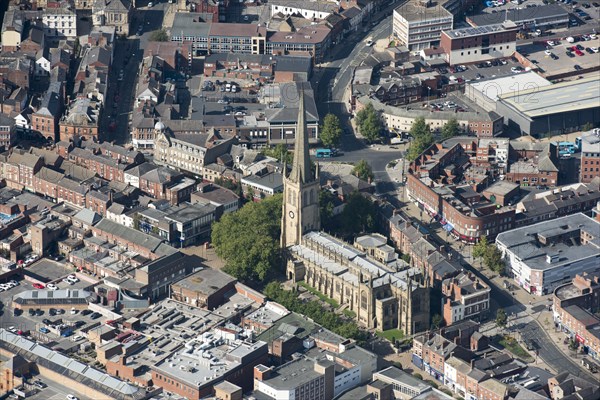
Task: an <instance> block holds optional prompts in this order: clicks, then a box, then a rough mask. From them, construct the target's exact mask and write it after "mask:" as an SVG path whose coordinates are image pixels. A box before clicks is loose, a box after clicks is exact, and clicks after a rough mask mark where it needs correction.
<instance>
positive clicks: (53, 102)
mask: <svg viewBox="0 0 600 400" xmlns="http://www.w3.org/2000/svg"><path fill="white" fill-rule="evenodd" d="M61 113H62V83H61V82H52V83H51V84H50V86H49V87H48V90H47V91H46V93H45V94H44V97H43V98H42V102H41V104H40V106H39V108H38V109H37V110H36V111H35V112H34V113H33V114H32V115H31V129H32V130H34V131H37V132H39V133H40V134H41V135H42V136H43V137H45V138H46V139H48V140H49V141H52V142H54V141H55V140H56V137H57V133H58V121H59V119H60V115H61Z"/></svg>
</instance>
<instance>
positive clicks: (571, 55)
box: [566, 51, 575, 58]
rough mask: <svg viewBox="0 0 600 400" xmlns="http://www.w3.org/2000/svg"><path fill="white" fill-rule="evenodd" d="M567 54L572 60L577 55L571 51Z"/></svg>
mask: <svg viewBox="0 0 600 400" xmlns="http://www.w3.org/2000/svg"><path fill="white" fill-rule="evenodd" d="M566 54H567V56H568V57H571V58H573V57H575V55H574V54H573V53H571V52H570V51H567V52H566Z"/></svg>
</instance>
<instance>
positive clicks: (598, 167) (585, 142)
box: [579, 128, 600, 183]
mask: <svg viewBox="0 0 600 400" xmlns="http://www.w3.org/2000/svg"><path fill="white" fill-rule="evenodd" d="M599 175H600V128H595V129H592V130H591V131H589V132H586V133H584V134H582V135H581V166H580V170H579V182H584V183H587V182H591V181H592V179H594V178H595V177H597V176H599Z"/></svg>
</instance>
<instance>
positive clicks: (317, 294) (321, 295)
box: [299, 282, 340, 308]
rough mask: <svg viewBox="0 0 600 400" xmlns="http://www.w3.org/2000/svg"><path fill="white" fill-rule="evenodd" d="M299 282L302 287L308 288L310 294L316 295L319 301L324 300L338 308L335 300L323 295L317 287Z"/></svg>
mask: <svg viewBox="0 0 600 400" xmlns="http://www.w3.org/2000/svg"><path fill="white" fill-rule="evenodd" d="M299 284H300V286H302V287H303V288H304V289H306V290H308V291H309V292H311V293H312V294H314V295H315V296H317V297H318V298H319V299H320V300H321V301H324V302H325V303H327V304H330V305H331V306H332V307H333V308H338V307H339V306H340V305H339V304H338V302H337V301H335V300H333V299H330V298H329V297H327V296H325V295H324V294H323V293H321V292H319V291H318V290H317V289H314V288H312V287H310V286H309V285H308V284H307V283H306V282H299Z"/></svg>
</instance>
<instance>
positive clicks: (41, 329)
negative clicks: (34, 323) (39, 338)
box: [40, 326, 50, 333]
mask: <svg viewBox="0 0 600 400" xmlns="http://www.w3.org/2000/svg"><path fill="white" fill-rule="evenodd" d="M40 332H42V333H50V329H48V328H46V327H43V326H42V327H41V328H40Z"/></svg>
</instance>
